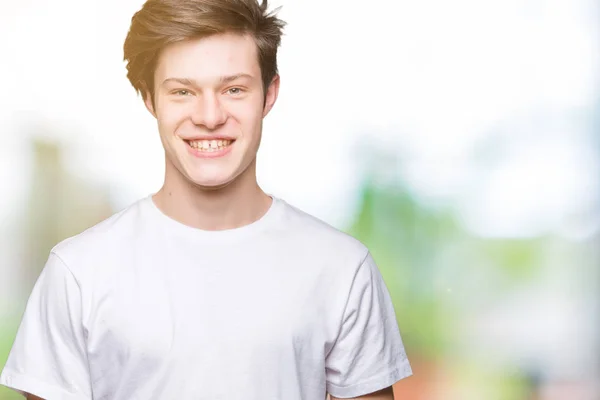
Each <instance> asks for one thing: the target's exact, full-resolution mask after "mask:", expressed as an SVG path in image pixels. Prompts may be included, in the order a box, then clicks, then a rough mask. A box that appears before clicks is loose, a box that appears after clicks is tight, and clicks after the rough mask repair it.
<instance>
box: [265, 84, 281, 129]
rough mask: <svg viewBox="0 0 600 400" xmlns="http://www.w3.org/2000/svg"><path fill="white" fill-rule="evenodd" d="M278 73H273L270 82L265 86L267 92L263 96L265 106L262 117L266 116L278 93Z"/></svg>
mask: <svg viewBox="0 0 600 400" xmlns="http://www.w3.org/2000/svg"><path fill="white" fill-rule="evenodd" d="M279 81H280V79H279V75H275V77H274V78H273V80H272V81H271V84H270V85H269V87H268V88H267V94H266V96H265V106H264V107H263V118H264V117H266V116H267V114H268V113H269V111H271V109H272V108H273V105H274V104H275V101H277V96H278V95H279Z"/></svg>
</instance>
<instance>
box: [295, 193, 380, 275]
mask: <svg viewBox="0 0 600 400" xmlns="http://www.w3.org/2000/svg"><path fill="white" fill-rule="evenodd" d="M283 203H284V207H285V213H284V216H283V225H284V226H285V229H286V230H287V232H288V235H289V236H291V237H293V238H294V240H295V241H296V243H299V244H301V245H302V246H303V247H304V249H306V250H307V251H313V252H317V253H318V254H320V255H324V254H325V255H330V256H331V257H334V258H336V259H344V260H346V261H347V262H346V264H348V263H351V264H355V265H356V266H357V267H358V265H359V264H360V263H362V261H364V260H365V258H366V257H367V255H368V253H369V250H368V248H367V246H365V244H363V243H362V242H361V241H359V240H358V239H356V238H355V237H353V236H351V235H350V234H348V233H346V232H344V231H342V230H341V229H339V228H336V227H334V226H332V225H331V224H329V223H327V222H325V221H323V220H322V219H320V218H317V217H316V216H314V215H312V214H309V213H307V212H306V211H303V210H301V209H299V208H298V207H296V206H293V205H291V204H289V203H287V202H285V201H283Z"/></svg>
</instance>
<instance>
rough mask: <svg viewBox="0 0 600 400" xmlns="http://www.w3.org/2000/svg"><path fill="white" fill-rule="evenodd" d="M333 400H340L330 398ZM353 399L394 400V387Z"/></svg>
mask: <svg viewBox="0 0 600 400" xmlns="http://www.w3.org/2000/svg"><path fill="white" fill-rule="evenodd" d="M329 398H330V399H331V400H340V399H339V398H338V397H333V396H329ZM353 399H364V400H394V391H393V389H392V387H391V386H390V387H387V388H385V389H382V390H379V391H377V392H374V393H370V394H366V395H364V396H359V397H353Z"/></svg>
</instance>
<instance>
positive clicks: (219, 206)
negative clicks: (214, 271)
mask: <svg viewBox="0 0 600 400" xmlns="http://www.w3.org/2000/svg"><path fill="white" fill-rule="evenodd" d="M153 200H154V203H155V204H156V206H157V207H158V208H159V209H160V210H161V211H162V212H163V213H164V214H165V215H167V216H168V217H170V218H172V219H174V220H176V221H178V222H181V223H183V224H185V225H188V226H191V227H194V228H198V229H202V230H208V231H218V230H225V229H234V228H239V227H242V226H245V225H249V224H251V223H253V222H255V221H257V220H259V219H260V218H261V217H262V216H263V215H264V214H265V213H266V212H267V210H268V209H269V207H270V206H271V203H272V200H271V198H270V197H269V196H268V195H267V194H266V193H265V192H264V191H263V190H262V189H261V188H260V187H259V186H258V183H257V181H256V161H254V162H252V164H251V165H250V166H249V167H248V168H247V169H246V170H245V171H244V172H243V173H242V174H241V175H240V176H238V177H237V178H236V179H235V180H234V181H232V182H230V183H229V184H228V185H226V186H224V187H222V188H218V189H214V188H203V187H199V186H196V185H194V184H192V183H190V182H189V181H188V180H187V179H186V178H185V177H183V176H182V175H181V174H180V173H179V171H177V169H176V168H175V167H174V166H173V165H167V166H166V171H165V182H164V185H163V187H162V188H161V189H160V190H159V191H158V192H157V193H156V194H155V195H154V196H153Z"/></svg>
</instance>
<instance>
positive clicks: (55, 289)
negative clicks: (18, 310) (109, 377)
mask: <svg viewBox="0 0 600 400" xmlns="http://www.w3.org/2000/svg"><path fill="white" fill-rule="evenodd" d="M81 321H82V310H81V293H80V288H79V285H78V283H77V281H76V280H75V277H74V276H73V275H72V273H71V271H70V270H69V269H68V268H67V267H66V266H65V265H64V263H63V262H62V260H61V259H60V258H59V257H58V256H57V255H56V254H54V253H50V256H49V258H48V261H47V262H46V265H45V266H44V268H43V270H42V272H41V274H40V276H39V277H38V279H37V281H36V283H35V285H34V288H33V291H32V293H31V295H30V296H29V299H28V301H27V306H26V308H25V314H24V315H23V319H22V321H21V324H20V326H19V329H18V331H17V336H16V338H15V341H14V344H13V347H12V348H11V351H10V354H9V356H8V360H7V362H6V365H5V367H4V369H3V371H2V374H1V375H0V384H2V385H4V386H7V387H9V388H11V389H14V390H16V391H17V392H20V393H22V394H24V392H27V393H31V394H34V395H36V396H39V397H42V398H44V399H48V400H63V399H64V400H84V399H91V398H92V395H91V389H90V387H91V384H90V379H89V372H88V363H87V353H86V347H85V338H84V333H83V327H82V322H81Z"/></svg>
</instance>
